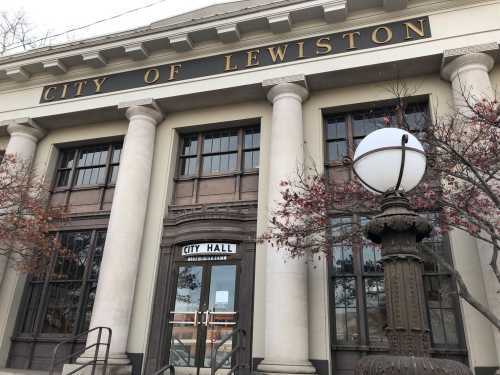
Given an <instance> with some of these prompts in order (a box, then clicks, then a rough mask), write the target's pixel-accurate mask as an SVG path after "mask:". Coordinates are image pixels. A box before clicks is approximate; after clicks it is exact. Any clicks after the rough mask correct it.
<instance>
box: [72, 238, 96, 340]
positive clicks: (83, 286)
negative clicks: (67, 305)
mask: <svg viewBox="0 0 500 375" xmlns="http://www.w3.org/2000/svg"><path fill="white" fill-rule="evenodd" d="M96 238H97V231H96V230H93V231H92V234H91V236H90V246H89V247H90V248H89V252H88V254H87V260H86V261H85V270H84V271H83V275H82V279H81V280H80V297H79V298H78V305H77V308H76V321H75V326H74V327H73V335H76V334H78V333H79V332H81V328H82V327H81V324H82V322H83V315H84V313H85V309H84V308H83V307H84V305H85V302H86V299H87V298H86V295H87V289H88V288H87V279H88V276H89V273H90V269H91V268H92V258H93V257H94V251H95V243H96Z"/></svg>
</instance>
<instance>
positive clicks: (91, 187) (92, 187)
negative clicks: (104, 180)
mask: <svg viewBox="0 0 500 375" xmlns="http://www.w3.org/2000/svg"><path fill="white" fill-rule="evenodd" d="M115 186H116V184H108V185H105V184H102V185H85V186H74V187H71V188H69V187H59V188H55V189H52V193H53V194H54V193H64V192H67V191H80V190H96V189H102V188H105V189H110V188H114V187H115Z"/></svg>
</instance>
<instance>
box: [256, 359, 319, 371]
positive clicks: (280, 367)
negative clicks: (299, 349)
mask: <svg viewBox="0 0 500 375" xmlns="http://www.w3.org/2000/svg"><path fill="white" fill-rule="evenodd" d="M255 373H256V374H259V373H260V374H293V375H310V374H316V368H315V367H314V366H313V365H312V364H311V362H309V361H304V362H299V363H293V364H292V363H284V362H279V361H269V360H267V361H266V360H263V361H262V362H261V363H260V364H259V365H258V366H257V371H256V372H255Z"/></svg>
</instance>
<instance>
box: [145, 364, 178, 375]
mask: <svg viewBox="0 0 500 375" xmlns="http://www.w3.org/2000/svg"><path fill="white" fill-rule="evenodd" d="M167 369H169V370H170V375H175V367H174V365H172V364H170V363H169V364H168V365H165V366H163V367H162V368H160V369H159V370H156V371H155V372H153V373H152V374H151V375H160V374H162V373H163V372H164V371H165V370H167Z"/></svg>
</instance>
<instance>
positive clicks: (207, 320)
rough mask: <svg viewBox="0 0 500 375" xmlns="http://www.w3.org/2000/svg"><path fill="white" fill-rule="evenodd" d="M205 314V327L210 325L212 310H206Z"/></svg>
mask: <svg viewBox="0 0 500 375" xmlns="http://www.w3.org/2000/svg"><path fill="white" fill-rule="evenodd" d="M204 314H205V322H204V323H203V324H205V327H208V322H209V320H210V311H209V310H207V311H205V313H204Z"/></svg>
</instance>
